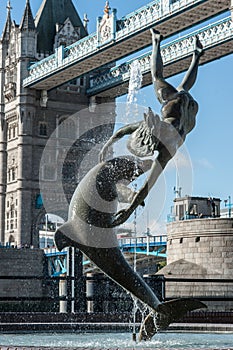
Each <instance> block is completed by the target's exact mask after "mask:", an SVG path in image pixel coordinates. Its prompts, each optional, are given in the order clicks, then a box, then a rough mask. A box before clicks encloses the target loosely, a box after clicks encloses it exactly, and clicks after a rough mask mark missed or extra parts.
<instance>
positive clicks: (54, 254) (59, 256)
mask: <svg viewBox="0 0 233 350" xmlns="http://www.w3.org/2000/svg"><path fill="white" fill-rule="evenodd" d="M118 242H119V247H120V249H121V251H122V252H123V253H124V254H134V253H135V254H138V255H139V254H140V255H147V256H154V257H158V258H162V259H165V258H166V246H167V241H166V236H148V237H137V238H124V239H119V240H118ZM45 255H46V257H47V259H48V265H49V275H50V276H53V277H55V276H59V275H61V274H65V273H66V272H67V269H66V267H67V257H68V249H64V250H62V251H61V252H59V251H58V250H57V249H56V248H47V249H45ZM89 264H90V261H89V260H83V266H86V265H89Z"/></svg>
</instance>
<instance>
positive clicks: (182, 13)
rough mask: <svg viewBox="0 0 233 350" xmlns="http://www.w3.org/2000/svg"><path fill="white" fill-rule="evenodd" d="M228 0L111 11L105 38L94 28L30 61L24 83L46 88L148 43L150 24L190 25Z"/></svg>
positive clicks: (174, 28)
mask: <svg viewBox="0 0 233 350" xmlns="http://www.w3.org/2000/svg"><path fill="white" fill-rule="evenodd" d="M229 7H230V0H221V1H219V0H176V1H172V2H170V4H169V2H167V1H164V0H161V1H158V0H155V1H152V2H151V3H149V4H147V5H146V6H144V7H142V8H140V9H138V10H136V11H134V12H133V13H131V14H129V15H127V16H125V17H123V18H122V19H121V20H118V21H117V20H116V15H115V11H113V14H112V24H111V26H112V30H111V36H110V37H108V38H107V40H106V41H104V40H103V38H102V37H101V31H100V30H99V28H100V27H98V28H97V32H96V33H93V34H90V35H89V36H87V37H85V38H83V39H81V40H79V41H78V42H76V43H74V44H72V45H71V46H68V47H66V48H64V47H63V46H60V47H59V48H58V49H57V51H56V52H55V54H53V55H51V56H49V57H47V58H45V59H43V60H41V61H39V62H37V63H35V64H32V65H31V67H30V68H29V77H28V78H26V79H25V80H24V82H23V85H24V87H33V88H36V89H39V90H50V89H52V88H54V87H56V86H59V85H62V84H64V83H65V82H68V81H70V80H71V79H74V78H77V77H79V76H82V75H84V74H86V73H88V72H91V71H93V70H94V69H96V68H99V67H101V66H103V65H106V64H109V63H111V62H114V61H116V60H118V59H120V58H123V57H125V56H128V55H130V54H132V53H134V52H137V51H139V50H141V49H143V48H146V47H148V46H149V45H151V34H150V28H153V27H156V29H157V30H159V31H160V32H161V33H162V34H163V35H164V37H165V38H166V37H169V36H171V35H173V34H175V33H178V32H181V31H182V30H184V29H187V28H191V27H192V26H194V25H195V24H197V23H201V22H203V21H205V20H207V19H209V18H211V17H213V16H216V15H217V14H220V13H223V12H225V11H227V10H229Z"/></svg>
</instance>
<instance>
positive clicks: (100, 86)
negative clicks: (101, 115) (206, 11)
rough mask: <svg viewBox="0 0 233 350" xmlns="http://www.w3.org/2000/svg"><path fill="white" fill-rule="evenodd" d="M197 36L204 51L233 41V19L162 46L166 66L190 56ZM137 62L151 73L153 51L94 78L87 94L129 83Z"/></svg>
mask: <svg viewBox="0 0 233 350" xmlns="http://www.w3.org/2000/svg"><path fill="white" fill-rule="evenodd" d="M195 35H198V36H199V38H200V41H201V43H202V44H203V47H204V50H207V49H208V48H211V47H213V46H215V45H217V44H219V43H220V42H225V41H228V40H232V38H233V24H232V20H231V17H227V18H224V19H222V20H220V21H218V22H215V23H212V24H209V25H207V26H205V27H204V28H201V29H198V30H195V31H194V32H192V33H190V34H188V35H185V36H183V37H180V38H178V39H176V40H173V41H172V42H169V43H168V44H165V45H162V46H161V55H162V58H163V63H164V65H165V66H166V65H169V64H171V63H172V62H175V61H178V60H181V59H182V58H184V57H187V56H189V55H190V54H191V53H192V52H193V50H194V37H195ZM135 60H138V62H139V64H140V67H141V72H142V74H146V73H148V72H149V71H150V67H151V65H150V61H151V51H150V52H147V53H145V54H143V55H141V56H138V57H137V58H134V59H132V60H130V61H127V62H126V63H123V64H120V65H118V66H116V67H114V68H111V69H110V70H109V72H107V73H105V74H102V75H98V76H94V77H92V78H91V80H90V88H89V89H88V90H87V94H88V95H94V94H96V93H97V92H100V91H102V90H105V89H108V88H110V87H114V86H116V85H119V84H121V83H123V82H126V81H128V80H129V77H130V66H131V64H132V63H133V62H134V61H135Z"/></svg>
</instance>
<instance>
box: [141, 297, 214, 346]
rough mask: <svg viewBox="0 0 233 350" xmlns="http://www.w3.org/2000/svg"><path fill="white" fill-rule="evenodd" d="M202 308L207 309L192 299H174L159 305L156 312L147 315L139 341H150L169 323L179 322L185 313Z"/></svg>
mask: <svg viewBox="0 0 233 350" xmlns="http://www.w3.org/2000/svg"><path fill="white" fill-rule="evenodd" d="M202 308H207V306H206V305H205V304H204V303H202V302H201V301H199V300H197V299H192V298H181V299H174V300H170V301H167V302H165V303H161V304H159V305H158V308H157V310H156V311H153V312H151V313H149V314H148V315H147V317H146V318H145V320H144V322H143V323H142V325H141V328H140V331H139V341H141V340H150V339H151V338H152V337H153V336H154V334H155V333H157V332H158V331H159V330H164V329H166V328H168V326H169V324H170V323H173V322H175V321H177V320H179V319H180V318H182V317H183V316H184V315H185V314H186V313H187V312H189V311H193V310H197V309H202ZM156 313H157V314H156Z"/></svg>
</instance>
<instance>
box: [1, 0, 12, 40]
mask: <svg viewBox="0 0 233 350" xmlns="http://www.w3.org/2000/svg"><path fill="white" fill-rule="evenodd" d="M6 8H7V19H6V23H5V26H4V29H3V32H2V39H3V38H6V39H7V40H9V36H10V31H11V25H12V21H11V10H12V7H11V2H10V0H8V2H7V6H6Z"/></svg>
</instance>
